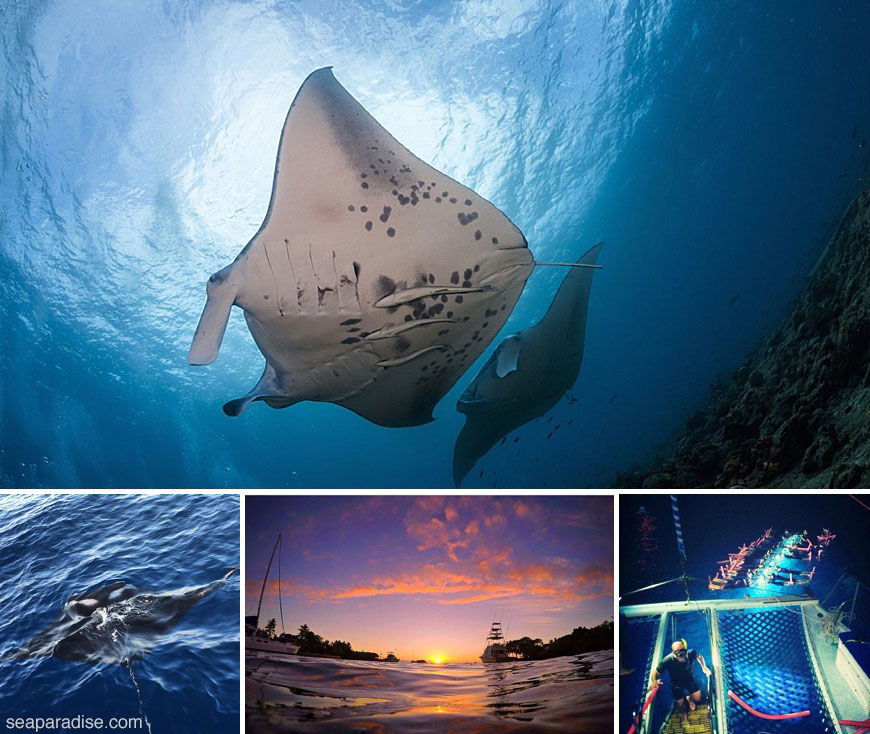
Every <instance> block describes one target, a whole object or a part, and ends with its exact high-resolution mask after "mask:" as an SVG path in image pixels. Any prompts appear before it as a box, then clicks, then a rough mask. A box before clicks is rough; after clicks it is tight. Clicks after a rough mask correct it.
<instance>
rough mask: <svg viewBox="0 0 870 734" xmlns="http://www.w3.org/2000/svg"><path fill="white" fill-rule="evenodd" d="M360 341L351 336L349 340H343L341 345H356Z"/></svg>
mask: <svg viewBox="0 0 870 734" xmlns="http://www.w3.org/2000/svg"><path fill="white" fill-rule="evenodd" d="M358 341H359V339H358V338H357V337H355V336H349V337H347V339H342V340H341V343H342V344H356V343H357V342H358Z"/></svg>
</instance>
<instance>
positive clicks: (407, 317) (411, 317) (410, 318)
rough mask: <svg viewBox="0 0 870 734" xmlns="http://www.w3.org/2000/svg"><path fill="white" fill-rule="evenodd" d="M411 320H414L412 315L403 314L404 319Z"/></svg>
mask: <svg viewBox="0 0 870 734" xmlns="http://www.w3.org/2000/svg"><path fill="white" fill-rule="evenodd" d="M413 320H414V317H413V316H411V314H409V313H407V314H405V321H413Z"/></svg>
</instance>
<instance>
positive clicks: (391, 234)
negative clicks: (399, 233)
mask: <svg viewBox="0 0 870 734" xmlns="http://www.w3.org/2000/svg"><path fill="white" fill-rule="evenodd" d="M395 236H396V230H395V229H393V228H392V227H387V237H395Z"/></svg>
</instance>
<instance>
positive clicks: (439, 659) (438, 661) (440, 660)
mask: <svg viewBox="0 0 870 734" xmlns="http://www.w3.org/2000/svg"><path fill="white" fill-rule="evenodd" d="M432 662H433V663H435V665H441V663H443V662H444V658H442V657H441V656H440V655H436V656H435V657H434V658H432Z"/></svg>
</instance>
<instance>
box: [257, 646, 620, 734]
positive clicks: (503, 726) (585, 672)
mask: <svg viewBox="0 0 870 734" xmlns="http://www.w3.org/2000/svg"><path fill="white" fill-rule="evenodd" d="M245 667H246V671H245V700H246V704H245V705H246V731H249V732H260V733H263V734H265V733H266V732H347V731H361V732H362V731H365V732H369V731H372V732H374V731H377V732H383V733H384V734H386V733H387V732H409V731H414V732H421V733H423V732H433V733H434V732H443V731H462V732H469V733H471V732H493V733H496V732H512V731H523V732H566V733H567V732H572V733H577V734H580V733H581V732H589V733H590V734H591V733H592V732H608V731H610V730H611V728H612V727H613V652H612V651H602V652H595V653H587V654H585V655H579V656H567V657H561V658H553V659H551V660H538V661H524V662H516V663H496V664H489V665H486V666H484V665H483V664H482V663H445V664H442V665H434V664H415V663H405V662H398V663H383V662H360V661H351V660H329V659H316V658H307V657H297V656H281V655H268V654H265V653H254V654H251V653H248V656H247V659H246V663H245Z"/></svg>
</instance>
